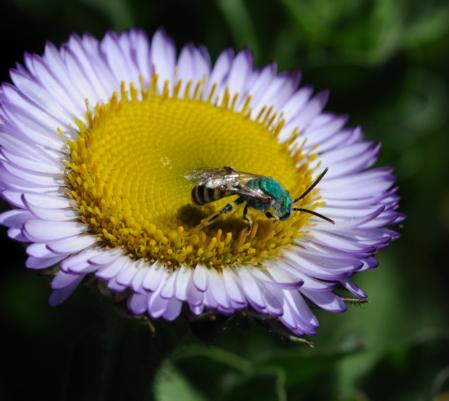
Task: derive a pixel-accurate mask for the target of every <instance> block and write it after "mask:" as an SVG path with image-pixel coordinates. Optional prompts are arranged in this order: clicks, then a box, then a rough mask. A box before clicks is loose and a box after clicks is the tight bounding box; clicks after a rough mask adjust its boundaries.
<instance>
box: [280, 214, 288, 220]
mask: <svg viewBox="0 0 449 401" xmlns="http://www.w3.org/2000/svg"><path fill="white" fill-rule="evenodd" d="M290 215H291V213H290V212H287V213H285V214H283V215H282V216H281V217H280V219H281V220H287V219H288V218H289V217H290Z"/></svg>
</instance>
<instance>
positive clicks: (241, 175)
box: [185, 167, 271, 202]
mask: <svg viewBox="0 0 449 401" xmlns="http://www.w3.org/2000/svg"><path fill="white" fill-rule="evenodd" d="M258 177H262V176H261V175H257V174H251V173H245V172H242V171H237V170H234V169H232V168H231V167H224V168H201V169H197V170H192V171H189V172H188V173H187V174H186V175H185V178H187V179H188V180H189V181H192V182H194V183H195V184H197V185H204V186H206V187H208V188H220V189H221V190H222V191H226V192H229V193H233V194H236V195H243V196H246V197H249V198H257V199H259V200H261V201H265V202H269V201H271V198H270V197H269V196H268V195H266V194H265V193H264V192H263V191H262V190H260V189H257V188H250V187H248V186H247V185H246V184H247V183H248V182H249V181H251V180H254V179H255V178H258Z"/></svg>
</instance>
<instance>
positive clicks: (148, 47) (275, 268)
mask: <svg viewBox="0 0 449 401" xmlns="http://www.w3.org/2000/svg"><path fill="white" fill-rule="evenodd" d="M11 80H12V84H9V83H5V84H3V85H2V87H1V90H0V107H1V109H0V143H1V155H0V163H1V166H0V190H1V194H2V196H3V198H4V199H5V200H6V201H7V202H9V203H10V204H11V205H12V207H13V209H11V210H9V211H7V212H5V213H3V214H2V215H1V216H0V220H1V223H2V224H3V225H5V226H7V227H9V229H8V235H9V237H11V238H13V239H15V240H18V241H21V242H24V243H26V244H27V247H26V251H27V254H28V259H27V261H26V265H27V267H28V268H30V269H35V270H40V269H52V271H53V272H54V278H53V281H52V284H51V285H52V289H53V292H52V294H51V296H50V303H51V304H52V305H55V304H59V303H60V302H62V301H64V300H65V299H66V298H67V297H68V296H69V295H70V294H71V293H72V292H73V291H74V290H75V289H76V287H77V286H78V285H79V284H80V283H81V282H82V281H83V279H85V278H86V277H87V276H93V277H95V279H96V280H97V282H98V284H99V286H100V287H101V289H102V290H108V291H109V292H111V293H123V294H124V295H126V299H127V302H128V308H129V310H130V311H131V312H132V313H133V314H136V315H147V316H148V317H149V318H150V319H158V318H163V319H165V320H173V319H176V318H177V317H178V316H179V315H180V314H181V312H183V313H185V314H193V315H202V314H204V313H206V312H213V313H220V314H224V315H231V314H234V313H236V312H238V311H249V312H252V313H253V314H254V313H255V314H257V315H258V316H265V317H269V318H272V319H274V320H277V321H280V322H282V323H283V324H284V325H285V326H286V327H287V328H288V329H289V330H290V331H291V332H292V333H294V334H295V335H298V336H302V335H312V334H314V333H315V332H316V328H317V327H318V320H317V319H316V317H315V316H314V314H313V312H312V310H311V307H312V306H313V305H315V306H318V307H319V308H322V309H325V310H328V311H331V312H342V311H344V310H345V303H344V301H345V298H343V296H342V295H338V294H341V292H338V291H337V293H336V292H335V290H336V289H339V288H340V289H342V290H344V289H346V290H347V291H349V292H350V293H352V294H354V296H355V297H357V298H365V297H366V295H365V293H364V292H363V291H362V290H361V289H359V288H358V287H357V286H356V285H355V284H354V283H353V282H352V281H351V277H352V275H353V274H354V273H356V272H361V271H365V270H367V269H371V268H373V267H375V266H376V261H375V259H374V256H373V255H374V253H375V252H376V251H377V250H378V249H380V248H383V247H385V246H386V245H387V244H388V243H389V242H390V241H391V240H392V239H395V238H396V237H397V234H396V233H395V232H393V231H391V230H390V229H389V228H388V226H390V225H393V224H396V223H398V222H399V221H400V220H401V219H402V215H401V214H399V213H398V212H397V206H398V195H397V194H396V189H395V188H393V187H392V186H393V183H394V180H395V178H394V176H393V173H392V170H391V169H390V168H372V169H371V168H370V167H371V166H372V165H373V164H374V163H375V161H376V158H377V155H378V152H379V145H377V144H375V143H373V142H371V141H366V140H364V139H363V137H362V131H361V129H360V128H345V123H346V120H347V118H346V117H345V116H337V115H334V114H331V113H328V112H323V108H324V106H325V103H326V100H327V97H328V94H327V92H320V93H317V94H314V93H313V90H312V89H311V88H310V87H308V86H304V87H300V86H299V81H300V74H299V73H293V74H286V73H279V72H277V70H276V66H275V65H274V64H271V65H268V66H266V67H264V68H261V69H256V68H254V66H253V61H252V56H251V53H250V52H249V51H247V50H243V51H241V52H239V53H235V52H234V51H232V50H225V51H224V52H223V53H221V54H220V56H219V57H218V59H217V60H216V61H215V62H214V63H211V60H210V58H209V54H208V52H207V50H206V49H205V48H204V47H202V46H199V47H197V46H194V45H187V46H185V47H183V48H182V49H181V51H180V53H179V55H177V53H176V49H175V46H174V44H173V42H172V41H171V40H170V39H169V38H168V37H167V36H166V35H165V33H164V32H162V31H158V32H157V33H156V34H155V35H154V36H153V37H152V39H150V40H149V39H148V38H147V36H146V35H145V34H144V33H143V32H141V31H137V30H132V31H130V32H127V33H123V34H120V35H118V34H115V33H109V34H107V35H106V36H105V37H104V38H103V39H102V40H101V41H98V40H96V39H94V38H93V37H91V36H89V35H84V36H82V37H79V36H77V35H73V36H72V37H71V38H70V39H69V41H68V42H67V43H66V44H64V45H63V46H62V47H61V48H59V49H58V48H56V47H55V46H54V45H53V44H51V43H49V44H47V45H46V47H45V52H44V55H43V56H38V55H34V54H26V55H25V60H24V65H20V64H18V65H17V66H16V68H15V69H13V70H11ZM224 166H232V167H233V168H235V169H236V170H239V171H247V172H251V173H253V174H259V175H264V176H270V177H273V178H274V179H275V180H276V181H277V182H279V183H281V184H282V186H283V187H284V188H285V189H286V190H288V191H289V193H290V195H291V197H292V198H293V199H294V198H297V197H298V196H299V195H301V194H302V193H304V191H305V190H306V189H307V188H309V187H310V185H311V184H312V183H313V182H314V180H315V179H316V178H317V177H318V176H319V174H320V173H321V172H322V171H323V170H324V169H325V168H328V173H327V175H326V176H325V177H324V178H323V179H322V180H321V181H320V182H319V184H318V185H317V186H316V187H315V188H314V189H313V190H312V191H311V192H310V193H309V194H307V196H305V197H303V199H301V200H299V201H298V203H297V204H296V206H297V207H298V208H303V209H308V210H311V211H314V212H315V213H319V214H322V215H324V216H326V217H328V218H329V219H332V220H333V221H334V222H335V224H330V223H329V222H328V221H325V220H324V219H320V218H319V217H317V216H314V215H312V214H310V213H306V212H301V211H296V212H293V213H292V215H291V217H290V218H288V219H286V220H283V221H279V222H273V221H272V220H270V219H268V218H267V217H266V216H265V215H264V214H263V213H261V212H260V211H259V210H256V209H255V208H249V211H248V216H249V217H250V218H251V219H252V221H253V224H252V226H251V229H250V230H248V229H247V227H248V226H247V224H246V223H245V222H244V221H243V219H242V210H237V211H236V212H235V213H233V214H226V215H223V216H221V217H220V218H218V219H216V220H215V222H214V224H211V225H207V226H199V223H200V221H201V220H202V219H204V218H205V217H207V216H209V215H210V214H212V213H214V212H216V211H218V210H220V209H221V208H222V207H223V206H224V205H225V204H226V203H227V202H228V201H229V200H230V199H231V200H232V198H224V199H221V200H218V201H216V202H210V203H207V204H206V205H204V206H196V205H194V204H193V203H192V200H191V191H192V188H193V186H194V185H195V184H194V183H192V182H190V181H188V180H187V179H186V178H185V176H186V174H188V172H189V171H192V170H195V169H199V168H205V167H206V168H223V167H224ZM242 209H243V205H242Z"/></svg>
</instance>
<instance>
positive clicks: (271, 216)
mask: <svg viewBox="0 0 449 401" xmlns="http://www.w3.org/2000/svg"><path fill="white" fill-rule="evenodd" d="M265 216H267V217H268V218H269V219H270V220H273V221H274V222H275V223H277V222H278V221H279V219H278V218H277V217H276V216H274V215H273V214H271V213H270V212H265Z"/></svg>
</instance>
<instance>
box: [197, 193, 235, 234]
mask: <svg viewBox="0 0 449 401" xmlns="http://www.w3.org/2000/svg"><path fill="white" fill-rule="evenodd" d="M237 201H238V199H237ZM237 201H234V202H231V203H227V204H226V205H224V207H223V209H221V210H220V211H218V212H216V213H214V214H211V215H210V216H209V217H206V218H205V219H203V220H201V223H200V224H198V226H197V227H196V229H197V230H200V229H202V228H204V227H207V226H209V225H211V224H212V223H213V222H214V221H215V220H217V219H218V218H219V217H220V216H221V215H222V214H226V213H231V212H233V211H234V210H235V207H236V206H237V205H238V202H237Z"/></svg>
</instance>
